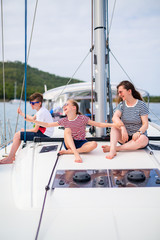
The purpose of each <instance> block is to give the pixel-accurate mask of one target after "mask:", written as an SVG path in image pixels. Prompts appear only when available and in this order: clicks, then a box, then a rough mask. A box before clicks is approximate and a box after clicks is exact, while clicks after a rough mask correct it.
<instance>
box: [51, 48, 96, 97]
mask: <svg viewBox="0 0 160 240" xmlns="http://www.w3.org/2000/svg"><path fill="white" fill-rule="evenodd" d="M91 51H92V48H91V49H90V50H89V52H88V53H87V55H86V56H85V57H84V59H83V60H82V62H81V63H80V64H79V66H78V67H77V69H76V70H75V72H74V73H73V75H72V77H71V78H70V79H69V81H68V82H67V84H66V85H65V86H64V88H63V89H62V91H61V92H60V94H58V96H57V98H56V100H55V101H57V99H58V97H59V96H60V95H61V94H62V93H63V92H64V90H65V89H66V87H67V86H68V85H69V83H70V82H71V81H72V79H73V77H74V75H75V74H76V73H77V71H78V70H79V68H80V67H81V66H82V64H83V63H84V61H85V60H86V59H87V57H88V55H89V54H90V52H91Z"/></svg>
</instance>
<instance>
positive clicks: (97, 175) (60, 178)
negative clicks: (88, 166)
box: [52, 170, 110, 189]
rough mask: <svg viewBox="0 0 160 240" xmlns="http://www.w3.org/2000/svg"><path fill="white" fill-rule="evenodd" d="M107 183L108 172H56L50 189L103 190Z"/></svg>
mask: <svg viewBox="0 0 160 240" xmlns="http://www.w3.org/2000/svg"><path fill="white" fill-rule="evenodd" d="M85 178H86V181H85ZM109 181H110V180H109V178H108V170H58V171H57V172H56V176H55V179H54V181H53V185H52V188H53V189H54V188H103V187H109Z"/></svg>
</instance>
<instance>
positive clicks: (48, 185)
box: [35, 141, 63, 240]
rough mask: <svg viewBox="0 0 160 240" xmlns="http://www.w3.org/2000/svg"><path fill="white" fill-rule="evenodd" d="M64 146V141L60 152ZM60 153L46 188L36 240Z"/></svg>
mask: <svg viewBox="0 0 160 240" xmlns="http://www.w3.org/2000/svg"><path fill="white" fill-rule="evenodd" d="M62 146H63V141H62V143H61V146H60V149H59V151H60V150H61V149H62ZM59 156H60V155H59V153H58V154H57V158H56V161H55V164H54V166H53V169H52V172H51V175H50V178H49V181H48V184H47V186H46V187H45V190H46V191H45V195H44V200H43V205H42V210H41V215H40V219H39V224H38V228H37V232H36V237H35V240H37V239H38V235H39V231H40V227H41V222H42V217H43V212H44V207H45V203H46V198H47V193H48V190H50V183H51V180H52V177H53V173H54V170H55V168H56V166H57V163H58V159H59Z"/></svg>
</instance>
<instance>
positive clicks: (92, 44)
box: [91, 0, 94, 121]
mask: <svg viewBox="0 0 160 240" xmlns="http://www.w3.org/2000/svg"><path fill="white" fill-rule="evenodd" d="M91 46H92V48H94V43H93V0H91ZM91 119H92V121H93V50H92V52H91Z"/></svg>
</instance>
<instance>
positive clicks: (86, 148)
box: [61, 141, 97, 154]
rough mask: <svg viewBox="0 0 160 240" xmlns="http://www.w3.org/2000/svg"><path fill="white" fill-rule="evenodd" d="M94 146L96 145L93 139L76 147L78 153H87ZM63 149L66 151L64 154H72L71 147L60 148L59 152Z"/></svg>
mask: <svg viewBox="0 0 160 240" xmlns="http://www.w3.org/2000/svg"><path fill="white" fill-rule="evenodd" d="M96 147H97V143H96V142H95V141H92V142H86V143H84V144H83V145H82V147H80V148H77V152H78V153H88V152H91V151H93V150H94V149H95V148H96ZM63 151H67V152H65V154H73V151H72V150H71V149H68V150H62V151H61V152H63ZM63 154H64V153H63Z"/></svg>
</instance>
